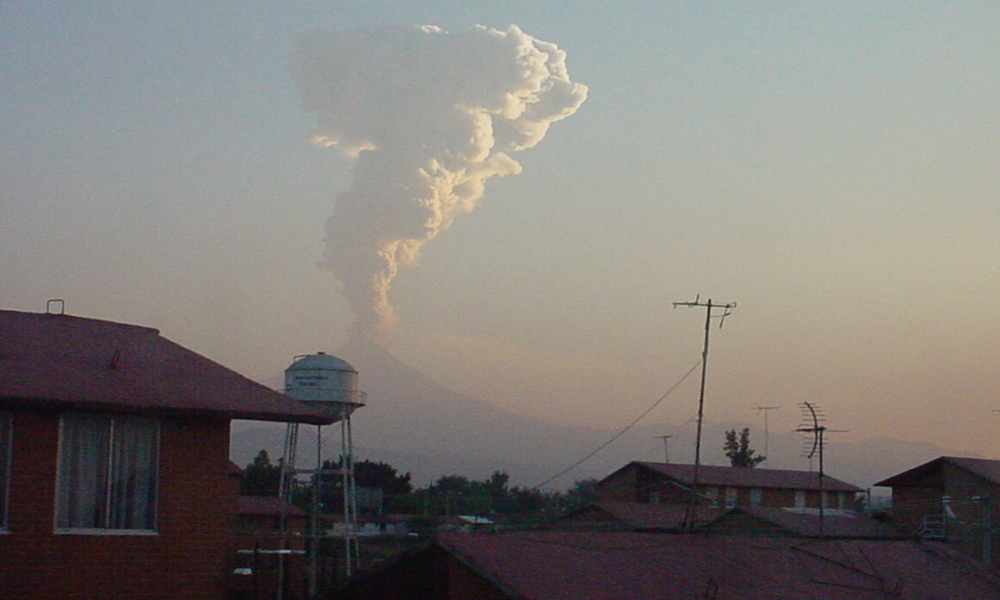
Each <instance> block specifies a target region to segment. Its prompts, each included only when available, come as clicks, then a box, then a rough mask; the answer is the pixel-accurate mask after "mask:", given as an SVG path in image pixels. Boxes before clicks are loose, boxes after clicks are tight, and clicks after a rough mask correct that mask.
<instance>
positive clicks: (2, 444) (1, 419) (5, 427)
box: [0, 412, 11, 529]
mask: <svg viewBox="0 0 1000 600" xmlns="http://www.w3.org/2000/svg"><path fill="white" fill-rule="evenodd" d="M10 425H11V416H10V414H9V413H2V412H0V529H6V528H7V502H8V499H9V498H10V444H11V435H10V432H11V426H10Z"/></svg>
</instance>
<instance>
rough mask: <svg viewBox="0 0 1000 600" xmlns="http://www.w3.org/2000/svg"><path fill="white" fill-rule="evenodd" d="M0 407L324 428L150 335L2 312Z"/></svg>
mask: <svg viewBox="0 0 1000 600" xmlns="http://www.w3.org/2000/svg"><path fill="white" fill-rule="evenodd" d="M0 402H2V403H7V404H11V403H21V404H26V405H29V406H46V405H49V406H51V405H58V406H68V407H72V408H77V409H81V410H116V411H141V412H160V413H184V414H188V413H201V414H212V415H215V416H221V417H224V418H231V419H251V420H264V421H286V422H301V423H316V424H324V423H330V422H331V419H330V418H329V417H327V416H324V415H321V414H319V413H317V412H315V411H313V410H312V409H310V408H308V407H306V406H305V405H303V404H301V403H299V402H297V401H295V400H292V399H291V398H288V397H287V396H285V395H284V394H281V393H278V392H275V391H273V390H270V389H268V388H266V387H265V386H263V385H260V384H259V383H256V382H254V381H251V380H249V379H247V378H246V377H243V376H242V375H240V374H239V373H236V372H235V371H232V370H230V369H227V368H226V367H223V366H222V365H219V364H218V363H215V362H213V361H211V360H209V359H207V358H205V357H203V356H201V355H199V354H197V353H195V352H192V351H190V350H187V349H186V348H183V347H181V346H179V345H177V344H175V343H173V342H171V341H170V340H168V339H166V338H164V337H161V336H160V334H159V331H157V330H156V329H151V328H148V327H140V326H137V325H126V324H123V323H114V322H110V321H101V320H97V319H85V318H80V317H72V316H68V315H57V314H37V313H25V312H16V311H6V310H0Z"/></svg>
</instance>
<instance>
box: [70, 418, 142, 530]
mask: <svg viewBox="0 0 1000 600" xmlns="http://www.w3.org/2000/svg"><path fill="white" fill-rule="evenodd" d="M74 419H80V420H83V419H95V420H104V421H107V425H108V431H107V439H106V445H107V447H106V448H102V449H99V450H100V451H101V452H103V453H104V454H106V456H104V457H102V459H103V460H105V461H106V464H105V465H104V469H103V472H100V473H99V474H98V477H99V478H100V479H101V481H100V486H101V487H103V490H101V491H100V492H99V493H100V494H101V496H102V497H103V500H101V502H102V503H103V504H104V507H103V508H99V509H98V511H99V512H100V516H99V518H100V519H101V520H102V521H103V525H100V526H96V527H95V526H76V525H71V524H61V523H60V521H61V520H62V512H63V507H64V503H65V502H67V501H68V498H66V497H65V496H64V493H66V492H67V489H64V484H65V478H66V477H67V476H68V475H67V473H66V472H65V463H64V454H65V452H67V451H68V448H67V444H68V443H69V442H68V440H67V435H66V427H67V421H69V420H74ZM126 423H128V424H132V425H134V424H137V423H138V424H143V425H148V426H151V427H152V431H151V432H150V433H152V437H151V447H150V448H149V451H150V453H151V462H152V464H151V466H150V468H149V470H150V471H151V473H150V474H151V481H149V482H148V485H149V494H150V497H149V502H150V503H151V507H150V508H149V512H150V517H149V518H150V520H151V523H149V527H148V528H146V527H143V528H128V527H113V526H112V525H111V522H112V519H113V517H112V514H113V511H114V503H115V500H114V497H113V496H114V491H115V490H114V487H115V483H116V481H115V477H116V475H117V474H118V473H119V472H120V469H121V468H122V467H121V465H120V464H118V458H119V456H118V452H117V450H118V446H119V445H120V444H121V443H122V442H121V439H120V438H118V437H116V424H117V427H123V426H124V424H126ZM161 433H162V425H161V422H160V420H159V419H155V418H150V417H144V416H134V415H119V414H103V413H84V412H73V413H64V414H63V415H61V416H60V418H59V448H58V456H57V461H56V478H55V479H56V481H55V484H56V490H55V510H54V511H53V526H54V531H55V533H57V534H70V535H158V533H159V531H158V530H159V508H160V507H159V497H160V455H161V443H160V438H161Z"/></svg>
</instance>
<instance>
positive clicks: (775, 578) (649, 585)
mask: <svg viewBox="0 0 1000 600" xmlns="http://www.w3.org/2000/svg"><path fill="white" fill-rule="evenodd" d="M998 597H1000V579H998V577H997V575H996V571H994V570H992V569H990V568H988V567H986V566H984V565H982V564H980V563H978V562H976V561H975V560H973V559H971V558H969V557H967V556H964V555H962V554H960V553H957V552H954V551H951V550H949V549H948V548H947V547H946V546H944V545H942V544H935V543H924V542H917V541H871V540H815V539H809V540H803V539H794V538H766V537H764V538H761V537H742V536H720V535H707V534H697V535H691V534H662V533H636V532H610V531H601V532H583V531H531V532H516V533H514V532H511V533H449V534H442V535H441V536H439V538H438V540H437V542H436V543H435V544H434V545H432V546H429V547H425V548H423V549H420V550H418V551H414V552H410V553H407V554H404V555H402V556H400V557H399V558H397V559H396V560H395V561H393V562H392V563H390V564H388V565H386V566H385V567H383V568H381V569H379V570H378V571H375V572H372V573H370V574H367V575H366V576H362V577H358V578H357V579H355V580H354V581H352V582H351V583H349V584H348V585H347V586H346V587H345V588H343V589H342V590H340V591H339V592H338V594H337V598H341V599H344V600H361V599H364V600H510V599H517V600H561V599H563V598H572V599H574V600H590V599H593V600H647V599H648V600H653V599H656V600H659V599H662V598H717V599H719V600H723V599H736V598H739V599H740V600H788V599H789V598H812V599H816V600H840V599H847V598H849V599H851V600H884V599H885V598H895V599H897V600H932V599H944V598H947V599H948V600H982V599H984V598H998Z"/></svg>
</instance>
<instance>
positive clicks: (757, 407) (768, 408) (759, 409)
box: [754, 404, 781, 462]
mask: <svg viewBox="0 0 1000 600" xmlns="http://www.w3.org/2000/svg"><path fill="white" fill-rule="evenodd" d="M779 408H781V407H780V406H761V405H760V404H755V405H754V409H755V410H756V411H757V414H758V415H759V414H760V413H764V462H767V458H768V457H769V456H771V452H770V451H769V449H768V441H769V439H770V437H771V434H770V432H769V431H768V427H767V413H768V412H770V411H772V410H778V409H779Z"/></svg>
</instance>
